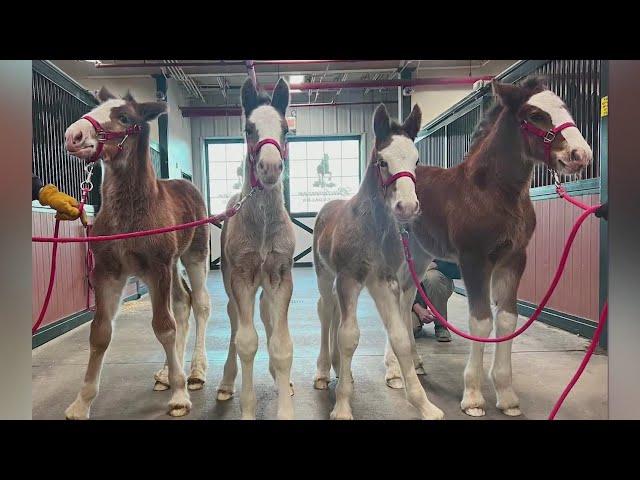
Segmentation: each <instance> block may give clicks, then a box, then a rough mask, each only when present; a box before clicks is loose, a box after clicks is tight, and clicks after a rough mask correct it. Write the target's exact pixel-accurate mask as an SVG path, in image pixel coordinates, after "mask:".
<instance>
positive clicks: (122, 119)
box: [118, 115, 129, 124]
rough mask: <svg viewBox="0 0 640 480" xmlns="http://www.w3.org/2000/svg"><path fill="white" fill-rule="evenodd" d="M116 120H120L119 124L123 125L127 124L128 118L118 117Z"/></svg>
mask: <svg viewBox="0 0 640 480" xmlns="http://www.w3.org/2000/svg"><path fill="white" fill-rule="evenodd" d="M118 120H120V122H121V123H124V124H127V123H129V118H128V117H127V116H126V115H120V117H118Z"/></svg>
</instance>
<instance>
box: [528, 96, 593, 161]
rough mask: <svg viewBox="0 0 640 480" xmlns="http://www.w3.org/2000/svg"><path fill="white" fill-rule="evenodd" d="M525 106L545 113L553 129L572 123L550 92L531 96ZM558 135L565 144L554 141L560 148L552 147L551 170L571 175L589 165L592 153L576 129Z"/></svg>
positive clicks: (560, 103)
mask: <svg viewBox="0 0 640 480" xmlns="http://www.w3.org/2000/svg"><path fill="white" fill-rule="evenodd" d="M527 104H528V105H531V106H533V107H536V108H538V109H540V110H542V111H543V112H545V113H547V114H548V115H549V117H550V118H551V123H552V127H553V128H555V127H558V126H559V125H562V124H563V123H568V122H569V123H574V120H573V118H572V117H571V114H570V113H569V111H568V110H567V107H566V105H565V104H564V102H563V101H562V100H561V99H560V97H558V96H557V95H556V94H555V93H553V92H552V91H550V90H545V91H543V92H540V93H536V94H535V95H532V96H531V98H529V100H528V101H527ZM558 135H561V136H562V137H563V138H564V140H565V142H560V139H559V138H558V139H556V140H555V142H554V144H555V143H558V144H560V146H561V147H562V148H560V149H559V150H558V148H557V146H556V145H552V149H551V161H552V162H555V165H551V166H552V167H553V168H555V169H557V170H558V172H559V173H564V174H573V173H577V172H579V171H580V170H582V169H583V168H584V167H586V166H587V165H589V163H591V160H592V158H593V152H592V151H591V147H590V146H589V144H588V143H587V141H586V140H585V139H584V137H583V136H582V134H581V133H580V130H578V128H576V127H568V128H565V129H564V130H562V132H560V133H559V134H558Z"/></svg>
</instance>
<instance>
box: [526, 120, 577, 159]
mask: <svg viewBox="0 0 640 480" xmlns="http://www.w3.org/2000/svg"><path fill="white" fill-rule="evenodd" d="M569 127H576V124H575V123H573V122H565V123H563V124H561V125H558V126H557V127H553V128H551V129H549V130H542V129H541V128H538V127H536V126H535V125H533V124H532V123H529V122H527V121H526V120H522V122H521V123H520V128H521V129H522V135H523V136H525V138H526V135H527V134H531V135H534V136H536V137H538V138H541V139H542V141H543V142H544V160H545V163H546V164H547V165H550V163H551V145H552V144H553V141H554V140H555V139H556V136H557V135H558V133H560V132H561V131H562V130H564V129H565V128H569ZM576 128H578V127H576Z"/></svg>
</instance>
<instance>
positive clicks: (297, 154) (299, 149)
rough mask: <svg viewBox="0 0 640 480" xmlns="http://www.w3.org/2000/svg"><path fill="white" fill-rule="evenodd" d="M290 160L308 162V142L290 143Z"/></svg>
mask: <svg viewBox="0 0 640 480" xmlns="http://www.w3.org/2000/svg"><path fill="white" fill-rule="evenodd" d="M289 158H290V159H292V160H306V158H307V142H289Z"/></svg>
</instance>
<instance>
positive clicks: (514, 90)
mask: <svg viewBox="0 0 640 480" xmlns="http://www.w3.org/2000/svg"><path fill="white" fill-rule="evenodd" d="M491 86H492V87H493V93H494V94H495V95H496V96H497V97H498V100H499V101H500V103H501V104H502V105H504V106H505V107H507V108H508V109H510V110H512V111H514V112H515V111H517V110H518V109H519V108H520V107H521V106H522V104H523V103H524V101H525V100H526V98H527V93H526V92H525V90H524V89H523V88H521V87H519V86H517V85H511V84H509V83H499V82H497V81H495V80H493V81H492V82H491Z"/></svg>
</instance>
